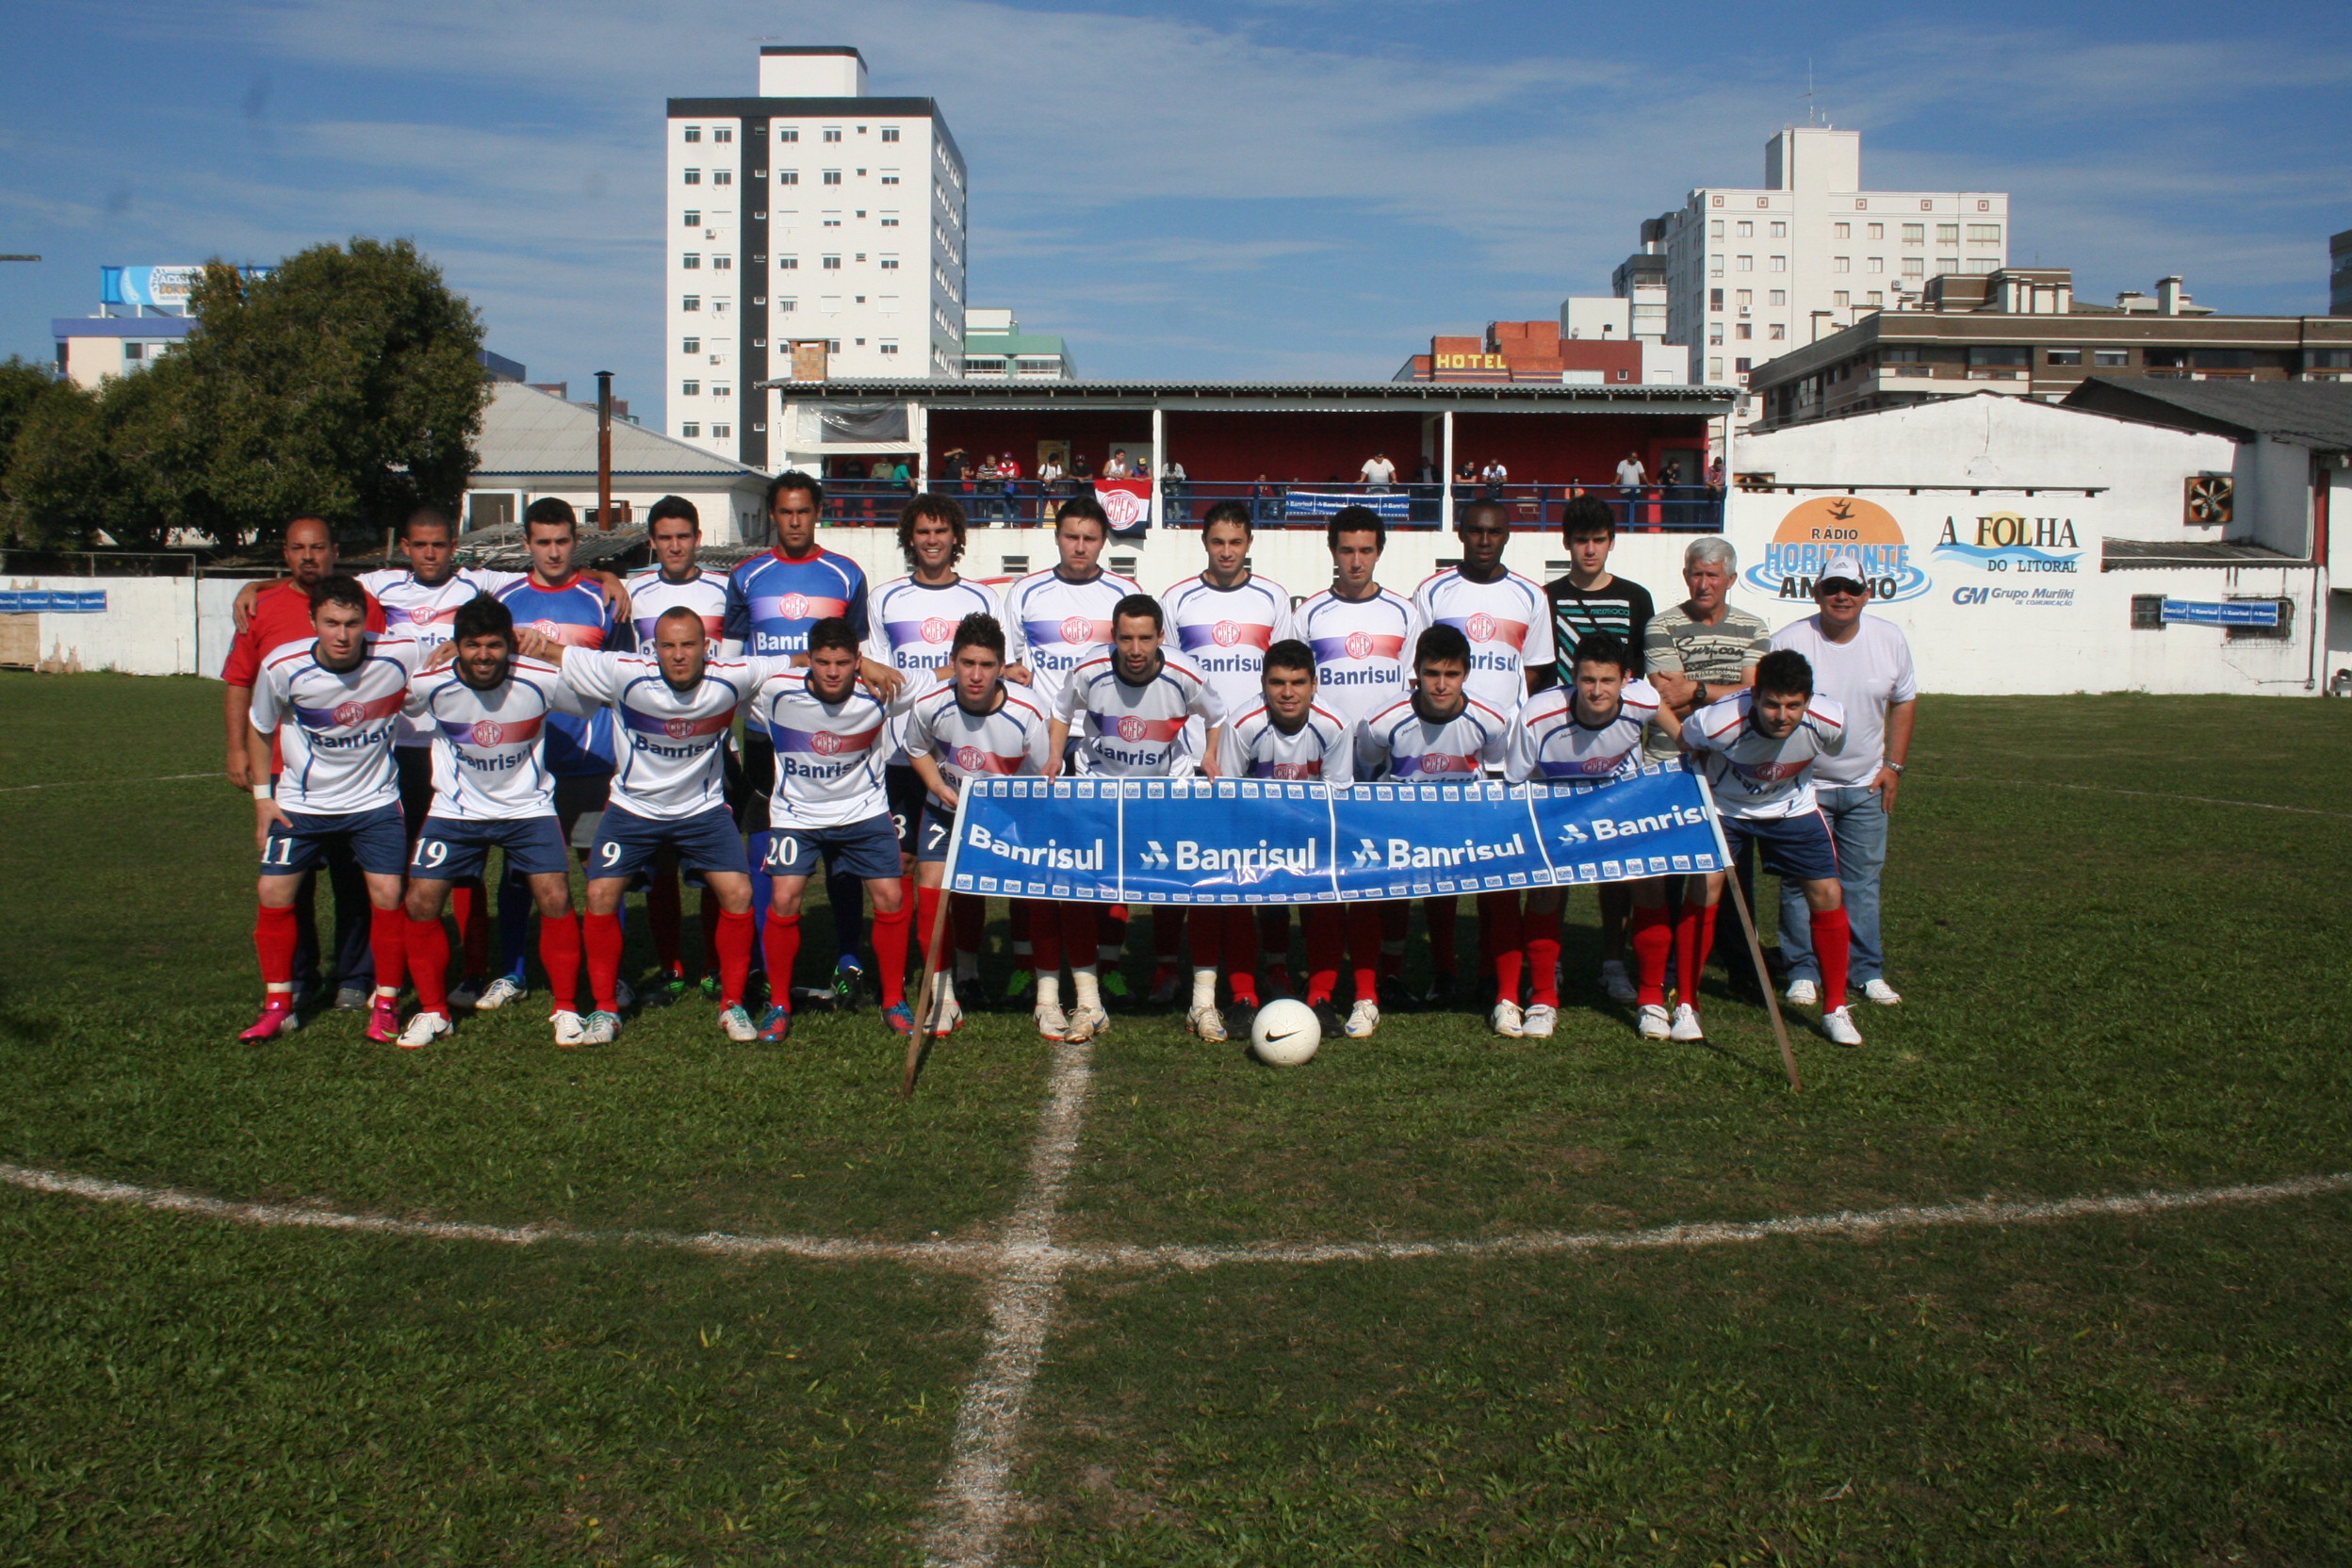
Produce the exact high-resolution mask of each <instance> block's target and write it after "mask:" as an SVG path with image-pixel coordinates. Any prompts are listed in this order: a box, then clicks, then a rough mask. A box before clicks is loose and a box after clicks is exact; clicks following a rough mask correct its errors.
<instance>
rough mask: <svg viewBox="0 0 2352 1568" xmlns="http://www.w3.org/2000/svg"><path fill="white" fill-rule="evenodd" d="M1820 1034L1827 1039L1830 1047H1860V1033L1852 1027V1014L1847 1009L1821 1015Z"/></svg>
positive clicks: (1842, 1008)
mask: <svg viewBox="0 0 2352 1568" xmlns="http://www.w3.org/2000/svg"><path fill="white" fill-rule="evenodd" d="M1821 1033H1822V1034H1824V1035H1827V1036H1828V1037H1829V1043H1830V1044H1832V1045H1860V1044H1861V1043H1862V1031H1861V1030H1859V1029H1856V1028H1855V1027H1854V1012H1853V1009H1851V1008H1848V1007H1840V1008H1838V1010H1837V1011H1835V1012H1829V1013H1823V1014H1822V1015H1821Z"/></svg>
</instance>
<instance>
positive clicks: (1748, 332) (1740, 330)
mask: <svg viewBox="0 0 2352 1568" xmlns="http://www.w3.org/2000/svg"><path fill="white" fill-rule="evenodd" d="M1733 335H1734V336H1735V337H1737V338H1739V339H1740V341H1741V342H1742V343H1744V342H1746V341H1747V340H1748V339H1749V338H1751V337H1754V336H1755V335H1756V329H1755V328H1754V327H1752V326H1750V325H1749V324H1748V323H1747V322H1745V321H1742V322H1740V325H1739V326H1738V327H1737V328H1736V329H1735V330H1734V332H1733Z"/></svg>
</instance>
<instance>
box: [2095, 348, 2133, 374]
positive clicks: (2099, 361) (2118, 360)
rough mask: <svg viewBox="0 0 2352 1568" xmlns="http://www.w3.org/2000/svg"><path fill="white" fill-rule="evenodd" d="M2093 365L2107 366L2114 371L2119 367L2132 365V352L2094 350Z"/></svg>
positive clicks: (2125, 350) (2126, 350) (2127, 350)
mask: <svg viewBox="0 0 2352 1568" xmlns="http://www.w3.org/2000/svg"><path fill="white" fill-rule="evenodd" d="M2091 363H2092V364H2093V365H2103V366H2106V367H2107V368H2109V369H2111V370H2112V369H2115V368H2117V367H2119V366H2125V365H2129V364H2131V350H2129V349H2093V350H2092V351H2091Z"/></svg>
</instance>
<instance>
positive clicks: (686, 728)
mask: <svg viewBox="0 0 2352 1568" xmlns="http://www.w3.org/2000/svg"><path fill="white" fill-rule="evenodd" d="M662 734H664V735H667V736H668V737H669V738H670V739H671V740H673V741H683V740H685V739H687V738H688V737H689V736H691V735H693V734H694V720H692V719H663V720H662Z"/></svg>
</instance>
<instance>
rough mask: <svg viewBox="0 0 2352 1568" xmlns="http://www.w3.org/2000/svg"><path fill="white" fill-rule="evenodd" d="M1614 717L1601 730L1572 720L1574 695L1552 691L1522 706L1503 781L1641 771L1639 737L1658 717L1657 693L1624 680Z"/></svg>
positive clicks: (1573, 692) (1565, 690) (1560, 688)
mask: <svg viewBox="0 0 2352 1568" xmlns="http://www.w3.org/2000/svg"><path fill="white" fill-rule="evenodd" d="M1624 690H1625V695H1624V700H1623V701H1622V702H1621V703H1620V704H1619V705H1618V708H1617V716H1616V717H1615V718H1613V719H1611V720H1609V723H1607V724H1605V725H1599V726H1593V725H1588V724H1586V723H1585V722H1584V721H1583V720H1582V719H1579V718H1577V717H1576V688H1575V687H1573V686H1553V687H1548V688H1546V689H1545V690H1544V691H1541V692H1538V693H1536V694H1535V695H1533V696H1531V697H1529V698H1528V699H1527V702H1526V703H1525V704H1523V705H1522V706H1521V708H1520V710H1519V711H1518V713H1517V715H1516V716H1515V717H1514V719H1513V721H1512V723H1511V754H1510V756H1509V757H1508V758H1507V759H1506V760H1505V761H1504V763H1503V776H1504V777H1506V778H1508V779H1510V780H1511V782H1512V783H1513V784H1524V783H1526V782H1527V781H1528V780H1529V779H1544V780H1567V779H1577V778H1616V777H1621V776H1624V775H1626V774H1631V773H1640V772H1641V771H1642V735H1643V734H1644V733H1645V732H1646V731H1647V730H1648V728H1649V725H1650V721H1651V720H1652V719H1654V718H1656V717H1657V716H1658V693H1657V691H1656V690H1654V689H1653V688H1652V687H1651V685H1650V683H1649V682H1648V681H1646V680H1628V681H1626V682H1625V689H1624Z"/></svg>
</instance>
